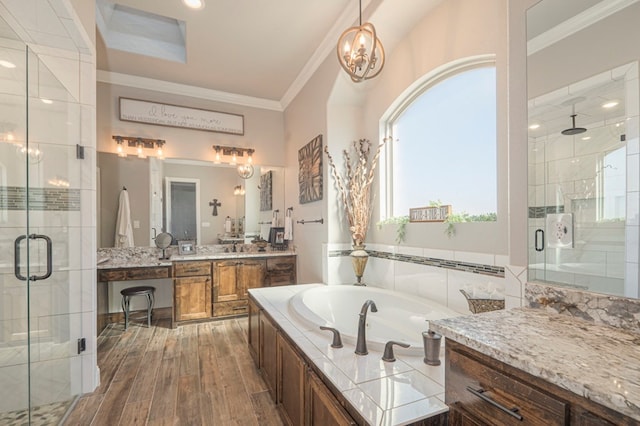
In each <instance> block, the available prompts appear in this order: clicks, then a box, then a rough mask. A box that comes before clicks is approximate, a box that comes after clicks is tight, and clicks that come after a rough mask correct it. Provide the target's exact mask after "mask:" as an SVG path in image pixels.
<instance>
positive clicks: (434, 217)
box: [409, 205, 451, 222]
mask: <svg viewBox="0 0 640 426" xmlns="http://www.w3.org/2000/svg"><path fill="white" fill-rule="evenodd" d="M450 214H451V206H450V205H447V206H430V207H416V208H414V209H409V222H444V221H445V220H446V219H447V216H449V215H450Z"/></svg>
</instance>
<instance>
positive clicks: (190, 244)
mask: <svg viewBox="0 0 640 426" xmlns="http://www.w3.org/2000/svg"><path fill="white" fill-rule="evenodd" d="M178 254H179V255H180V256H185V255H189V254H196V242H195V241H194V240H179V241H178Z"/></svg>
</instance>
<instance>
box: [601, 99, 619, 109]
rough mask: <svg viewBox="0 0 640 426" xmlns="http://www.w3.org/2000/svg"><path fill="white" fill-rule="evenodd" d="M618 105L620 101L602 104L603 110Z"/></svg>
mask: <svg viewBox="0 0 640 426" xmlns="http://www.w3.org/2000/svg"><path fill="white" fill-rule="evenodd" d="M616 105H618V101H609V102H606V103H604V104H602V108H613V107H614V106H616Z"/></svg>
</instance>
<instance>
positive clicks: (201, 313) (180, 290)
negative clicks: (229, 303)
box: [174, 276, 211, 321]
mask: <svg viewBox="0 0 640 426" xmlns="http://www.w3.org/2000/svg"><path fill="white" fill-rule="evenodd" d="M174 299H175V300H174V310H175V318H176V321H185V320H192V319H200V318H210V317H211V279H210V278H209V277H208V276H206V277H189V278H176V279H175V280H174Z"/></svg>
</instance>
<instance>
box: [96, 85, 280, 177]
mask: <svg viewBox="0 0 640 426" xmlns="http://www.w3.org/2000/svg"><path fill="white" fill-rule="evenodd" d="M121 96H122V97H128V98H134V99H141V100H147V101H154V102H161V103H167V104H173V105H181V106H187V107H190V108H203V109H208V110H212V111H222V112H227V113H232V114H240V115H243V116H244V135H229V134H225V133H215V132H206V131H201V130H192V129H183V128H175V127H168V126H156V125H151V124H144V123H133V122H128V121H120V119H119V109H118V108H119V101H118V99H119V97H121ZM113 135H121V136H139V137H143V138H150V139H164V140H166V144H165V146H164V155H165V157H166V158H185V159H196V160H211V161H213V160H214V157H215V152H214V151H213V148H212V147H213V146H214V145H221V146H236V147H241V148H253V149H255V150H256V151H255V153H254V155H253V160H254V164H264V165H270V166H283V165H284V163H285V157H284V155H283V152H284V125H283V113H282V112H280V111H272V110H266V109H259V108H250V107H245V106H241V105H234V104H226V103H222V102H214V101H208V100H204V99H196V98H191V97H186V96H179V95H174V94H170V93H162V92H156V91H152V90H146V89H139V88H133V87H125V86H118V85H112V84H108V83H98V84H97V144H98V146H97V149H98V151H102V152H113V153H115V152H116V143H115V141H114V140H113V139H112V136H113ZM223 160H224V158H223Z"/></svg>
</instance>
